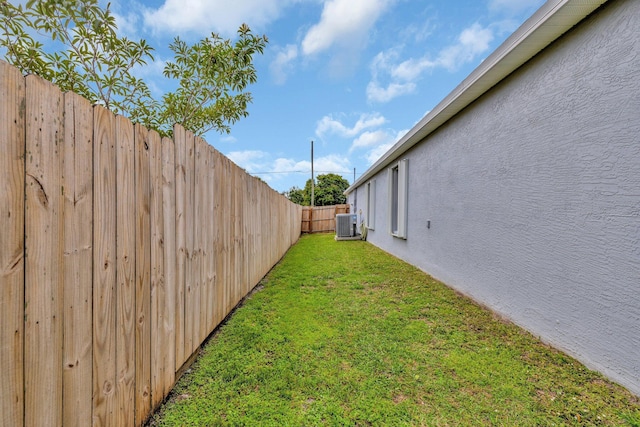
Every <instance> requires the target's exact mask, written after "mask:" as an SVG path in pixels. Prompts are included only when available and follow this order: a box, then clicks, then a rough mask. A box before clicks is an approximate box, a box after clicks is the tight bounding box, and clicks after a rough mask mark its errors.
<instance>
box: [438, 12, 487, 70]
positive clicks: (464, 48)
mask: <svg viewBox="0 0 640 427" xmlns="http://www.w3.org/2000/svg"><path fill="white" fill-rule="evenodd" d="M491 41H493V31H492V30H491V29H489V28H483V27H482V26H481V25H480V24H478V23H475V24H473V25H472V26H471V27H469V28H466V29H465V30H464V31H462V33H461V34H460V36H459V37H458V43H457V44H455V45H453V46H449V47H447V48H445V49H444V50H442V51H441V52H440V54H439V55H438V59H437V61H436V63H437V64H438V65H440V66H442V67H444V68H446V69H448V70H450V71H455V70H456V69H458V68H459V67H460V66H461V65H463V64H465V63H467V62H471V61H473V60H474V59H475V58H476V57H477V56H478V55H480V54H482V53H484V52H486V51H487V50H488V49H489V45H490V43H491Z"/></svg>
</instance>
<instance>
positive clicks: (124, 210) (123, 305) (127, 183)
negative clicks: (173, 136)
mask: <svg viewBox="0 0 640 427" xmlns="http://www.w3.org/2000/svg"><path fill="white" fill-rule="evenodd" d="M116 141H117V142H116V158H117V164H116V188H117V198H118V202H117V212H116V230H117V237H116V242H117V248H116V267H117V271H116V283H117V288H116V289H117V291H116V294H117V309H116V311H117V318H116V325H117V330H118V333H117V335H116V343H117V344H116V348H117V359H116V372H117V384H116V391H117V400H118V415H117V422H116V425H122V426H131V425H134V422H135V379H136V377H135V368H136V361H135V357H136V329H135V327H136V321H135V320H136V315H135V313H136V231H135V230H136V210H135V207H136V188H135V172H134V170H135V169H134V168H135V145H134V129H133V124H131V122H130V121H129V120H127V119H125V118H124V117H122V116H117V117H116Z"/></svg>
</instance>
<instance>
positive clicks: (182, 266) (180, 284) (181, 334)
mask: <svg viewBox="0 0 640 427" xmlns="http://www.w3.org/2000/svg"><path fill="white" fill-rule="evenodd" d="M173 140H174V142H175V165H176V166H175V185H176V315H175V334H176V365H175V371H176V372H177V371H178V369H180V367H181V366H182V365H183V363H184V362H185V361H186V360H187V358H188V357H189V355H190V353H187V351H186V346H185V330H184V323H185V288H186V286H185V278H186V275H185V270H186V267H187V256H188V255H187V240H186V238H187V234H186V231H187V224H186V214H185V210H186V200H187V196H186V195H187V182H186V170H187V157H186V147H185V145H186V132H185V130H184V128H183V127H181V126H175V127H174V129H173Z"/></svg>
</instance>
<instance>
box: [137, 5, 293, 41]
mask: <svg viewBox="0 0 640 427" xmlns="http://www.w3.org/2000/svg"><path fill="white" fill-rule="evenodd" d="M294 1H295V0H234V1H227V0H165V2H164V3H163V4H162V6H160V8H159V9H156V10H148V11H147V12H146V13H145V14H144V19H145V23H146V25H147V26H149V27H151V28H153V29H154V30H156V31H158V32H167V31H168V32H171V33H189V32H192V33H195V34H198V35H208V34H210V33H211V32H212V31H215V32H219V33H221V34H223V35H226V36H230V35H233V34H235V32H236V31H237V29H238V27H239V26H240V25H241V24H242V23H247V24H248V25H249V26H250V27H251V28H252V29H254V27H257V28H261V27H264V26H265V25H266V24H268V23H270V22H272V21H273V20H274V19H276V18H278V17H279V16H280V13H281V11H282V9H284V8H285V7H286V6H288V5H289V4H290V3H292V2H294Z"/></svg>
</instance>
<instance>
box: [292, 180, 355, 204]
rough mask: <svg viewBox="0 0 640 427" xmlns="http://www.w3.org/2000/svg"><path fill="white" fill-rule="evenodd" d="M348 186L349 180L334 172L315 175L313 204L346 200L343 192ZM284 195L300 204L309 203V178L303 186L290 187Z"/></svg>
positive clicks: (344, 201)
mask: <svg viewBox="0 0 640 427" xmlns="http://www.w3.org/2000/svg"><path fill="white" fill-rule="evenodd" d="M347 188H349V181H347V180H346V179H344V178H343V177H342V176H340V175H338V174H335V173H327V174H322V175H318V176H317V183H316V184H315V186H314V189H313V196H314V197H313V198H314V203H313V205H314V206H331V205H340V204H343V203H346V202H347V197H346V196H345V195H344V194H343V193H344V191H345V190H346V189H347ZM285 196H286V197H287V198H288V199H289V200H291V201H292V202H294V203H297V204H299V205H302V206H310V205H311V179H308V180H307V183H306V185H305V186H304V188H303V189H302V188H298V187H295V186H294V187H291V189H290V190H289V191H288V192H286V193H285Z"/></svg>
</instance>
